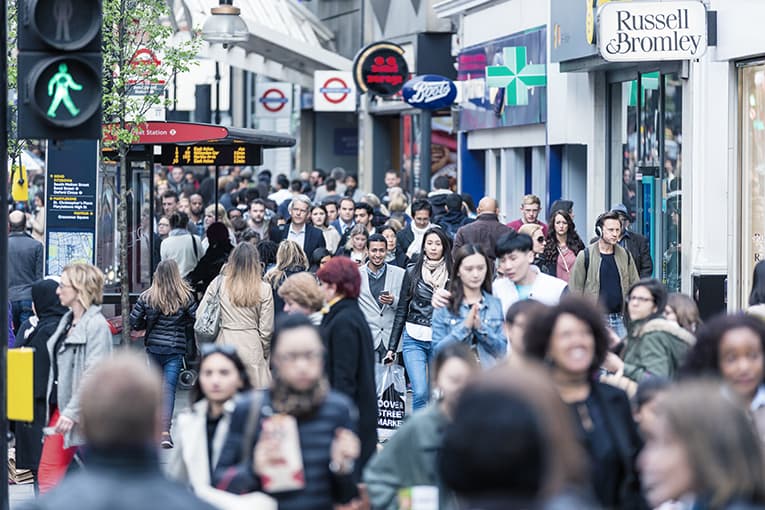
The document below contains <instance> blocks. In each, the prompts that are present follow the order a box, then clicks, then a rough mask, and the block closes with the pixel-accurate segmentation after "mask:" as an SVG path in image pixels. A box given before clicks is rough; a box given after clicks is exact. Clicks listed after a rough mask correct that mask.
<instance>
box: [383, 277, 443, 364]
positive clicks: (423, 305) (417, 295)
mask: <svg viewBox="0 0 765 510" xmlns="http://www.w3.org/2000/svg"><path fill="white" fill-rule="evenodd" d="M416 269H417V266H416V265H414V266H412V267H410V268H409V269H408V270H407V276H408V280H409V281H410V282H411V285H407V286H404V287H401V295H400V296H399V298H398V306H397V307H396V317H395V318H394V319H393V329H391V333H390V339H389V340H388V349H390V350H393V351H397V350H398V343H399V341H400V340H401V334H402V333H403V332H404V325H405V324H406V323H407V322H411V323H413V324H417V325H419V326H428V327H430V324H431V319H432V317H433V305H432V304H431V303H430V301H431V299H433V287H431V286H430V285H428V284H427V283H425V281H424V280H423V279H422V277H421V276H420V275H415V274H414V271H415V270H416ZM448 285H449V281H448V280H447V281H446V284H445V286H448Z"/></svg>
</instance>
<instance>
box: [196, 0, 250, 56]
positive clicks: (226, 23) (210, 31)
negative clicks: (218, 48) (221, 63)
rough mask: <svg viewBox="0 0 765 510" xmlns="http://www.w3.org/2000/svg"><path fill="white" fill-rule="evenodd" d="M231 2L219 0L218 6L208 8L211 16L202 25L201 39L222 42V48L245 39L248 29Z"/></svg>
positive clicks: (231, 0) (230, 0)
mask: <svg viewBox="0 0 765 510" xmlns="http://www.w3.org/2000/svg"><path fill="white" fill-rule="evenodd" d="M232 4H233V0H220V4H219V5H218V7H213V8H212V9H210V13H211V14H212V16H210V17H208V18H207V19H206V20H205V24H204V25H203V26H202V39H204V40H205V41H207V42H209V43H211V44H222V45H223V47H224V48H227V47H228V46H229V45H230V44H234V43H239V42H245V41H247V37H248V36H249V35H250V30H249V29H248V28H247V24H246V23H245V22H244V20H243V19H242V18H241V17H240V16H239V13H240V12H241V11H240V10H239V8H238V7H234V6H233V5H232Z"/></svg>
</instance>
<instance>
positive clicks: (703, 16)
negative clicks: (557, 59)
mask: <svg viewBox="0 0 765 510" xmlns="http://www.w3.org/2000/svg"><path fill="white" fill-rule="evenodd" d="M598 49H599V50H600V54H601V55H602V56H603V58H604V59H606V60H608V61H611V62H639V61H647V60H649V61H650V60H692V59H697V58H699V57H701V56H702V55H703V54H704V52H705V51H706V49H707V13H706V8H705V7H704V4H702V3H701V2H699V1H679V2H625V3H622V2H610V3H607V4H605V5H603V6H602V7H601V8H600V10H599V11H598Z"/></svg>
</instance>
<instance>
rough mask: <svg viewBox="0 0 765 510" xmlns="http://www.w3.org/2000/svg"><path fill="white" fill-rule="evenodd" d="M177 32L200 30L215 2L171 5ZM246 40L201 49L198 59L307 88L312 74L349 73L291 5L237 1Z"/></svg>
mask: <svg viewBox="0 0 765 510" xmlns="http://www.w3.org/2000/svg"><path fill="white" fill-rule="evenodd" d="M169 3H170V4H171V6H172V10H173V14H174V17H173V19H171V20H170V21H171V23H172V24H173V26H174V28H175V30H176V31H177V32H188V31H189V30H190V28H192V27H201V26H202V25H203V24H204V21H205V19H206V18H207V17H208V16H210V15H211V14H210V9H211V8H213V7H215V6H216V5H218V0H170V2H169ZM234 5H235V6H236V7H239V8H240V9H241V11H242V12H241V17H242V19H243V20H244V22H245V23H246V24H247V27H248V28H249V31H250V37H249V38H248V40H247V41H246V42H243V43H237V44H236V45H235V46H233V47H230V48H226V49H224V48H223V47H222V46H220V45H215V46H211V47H206V48H203V49H202V50H201V51H200V54H201V56H203V57H208V58H212V59H215V60H218V61H221V62H225V63H226V64H227V65H230V66H233V67H238V68H240V69H245V70H247V71H251V72H253V73H256V74H260V75H264V76H268V77H269V78H272V79H274V80H277V81H288V82H291V83H295V84H298V85H301V86H303V87H311V86H312V85H313V72H314V71H316V70H322V69H336V70H343V71H347V70H350V68H351V64H352V62H351V61H350V60H349V59H347V58H345V57H343V56H341V55H339V54H337V53H336V52H335V51H334V41H333V40H334V34H333V33H332V31H331V30H329V29H328V28H327V27H326V26H325V25H324V24H323V23H322V22H321V21H320V20H319V19H318V18H316V17H315V16H314V15H313V14H312V13H311V12H310V11H309V10H308V9H306V8H305V7H303V6H302V5H300V4H299V3H298V2H297V1H295V0H239V1H235V2H234Z"/></svg>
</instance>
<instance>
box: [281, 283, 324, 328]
mask: <svg viewBox="0 0 765 510" xmlns="http://www.w3.org/2000/svg"><path fill="white" fill-rule="evenodd" d="M278 294H279V297H280V298H282V300H283V301H284V307H283V310H284V312H286V313H302V314H303V315H305V316H307V317H308V318H309V319H310V320H311V322H312V323H313V325H314V326H319V325H321V319H322V317H323V316H322V314H321V308H322V307H323V306H324V294H323V293H322V292H321V287H319V282H317V281H316V277H314V275H312V274H311V273H307V272H305V271H304V272H302V273H297V274H293V275H292V276H290V277H288V278H287V279H286V280H284V283H282V285H281V287H279V291H278Z"/></svg>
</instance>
